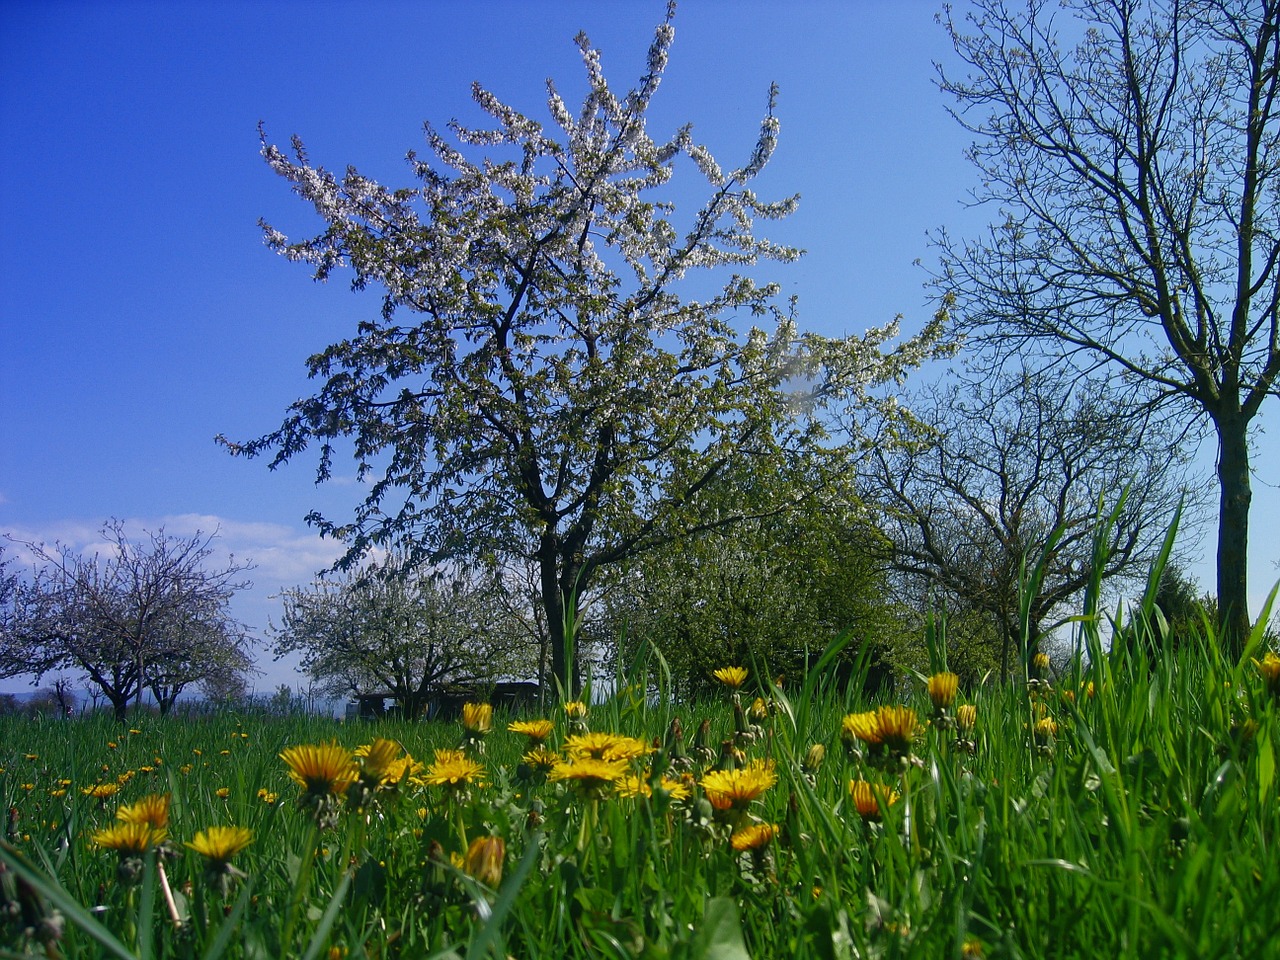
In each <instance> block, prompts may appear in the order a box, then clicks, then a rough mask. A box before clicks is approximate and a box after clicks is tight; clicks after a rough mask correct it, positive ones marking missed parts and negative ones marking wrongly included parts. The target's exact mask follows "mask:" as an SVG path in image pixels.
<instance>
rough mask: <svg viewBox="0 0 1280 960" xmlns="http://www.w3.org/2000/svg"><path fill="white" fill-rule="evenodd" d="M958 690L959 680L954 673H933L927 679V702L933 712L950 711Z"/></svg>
mask: <svg viewBox="0 0 1280 960" xmlns="http://www.w3.org/2000/svg"><path fill="white" fill-rule="evenodd" d="M959 689H960V678H959V677H958V676H956V675H955V674H954V673H951V672H950V671H945V672H943V673H935V674H934V675H933V676H931V677H930V678H929V701H930V702H931V703H932V704H933V707H934V709H935V710H950V709H951V707H952V705H953V704H954V703H955V702H956V693H957V691H958V690H959Z"/></svg>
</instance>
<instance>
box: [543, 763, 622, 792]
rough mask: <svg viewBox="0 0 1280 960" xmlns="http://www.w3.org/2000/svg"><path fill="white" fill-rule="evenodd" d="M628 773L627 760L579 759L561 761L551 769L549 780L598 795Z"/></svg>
mask: <svg viewBox="0 0 1280 960" xmlns="http://www.w3.org/2000/svg"><path fill="white" fill-rule="evenodd" d="M626 772H627V761H625V760H601V759H598V758H596V757H577V758H575V759H573V760H567V761H561V762H560V763H557V764H556V765H555V766H554V767H552V768H551V773H550V775H549V777H548V779H550V780H553V781H559V780H564V781H568V782H569V783H571V784H572V785H573V786H575V787H577V788H578V789H579V790H582V791H584V792H588V793H592V792H595V793H598V792H601V791H603V790H605V789H606V788H608V787H609V786H611V785H612V784H613V783H614V781H616V780H620V779H621V778H622V777H623V776H625V775H626Z"/></svg>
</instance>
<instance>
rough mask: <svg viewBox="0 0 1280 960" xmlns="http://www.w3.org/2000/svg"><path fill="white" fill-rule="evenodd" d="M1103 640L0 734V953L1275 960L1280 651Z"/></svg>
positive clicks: (1137, 624) (44, 722)
mask: <svg viewBox="0 0 1280 960" xmlns="http://www.w3.org/2000/svg"><path fill="white" fill-rule="evenodd" d="M1119 627H1120V632H1119V634H1118V636H1119V637H1120V638H1121V642H1118V643H1117V644H1115V645H1114V647H1113V649H1112V650H1111V651H1106V652H1104V651H1103V649H1102V647H1101V645H1100V642H1099V630H1098V628H1097V626H1096V624H1095V625H1094V626H1092V627H1091V626H1090V624H1089V623H1088V622H1085V623H1084V626H1083V627H1082V628H1081V635H1082V638H1083V640H1084V642H1085V645H1086V648H1087V649H1085V650H1084V651H1082V655H1080V656H1077V657H1076V658H1075V659H1073V660H1072V661H1071V662H1070V663H1069V664H1067V666H1066V667H1065V668H1062V669H1059V670H1058V671H1056V672H1054V673H1053V674H1052V675H1051V674H1050V673H1049V672H1048V671H1047V668H1046V665H1045V664H1044V662H1043V661H1042V660H1038V659H1034V658H1033V659H1030V660H1029V661H1028V662H1027V663H1026V664H1024V668H1023V669H1024V679H1023V680H1021V681H1019V682H1016V683H1006V684H995V683H988V684H987V685H983V686H980V687H977V688H975V689H963V688H959V689H958V688H957V684H956V682H955V678H954V675H953V674H949V673H948V672H947V671H946V670H945V664H943V663H941V662H935V664H934V667H935V668H936V669H934V671H933V672H932V673H931V674H929V675H924V674H922V675H919V676H917V677H912V678H908V681H907V683H906V684H905V690H904V685H901V684H900V685H899V690H898V694H897V696H896V697H894V698H893V699H892V700H890V701H886V702H883V703H871V702H865V701H863V700H862V698H861V697H860V694H859V693H858V689H859V688H858V686H857V685H856V684H854V685H853V686H852V687H851V688H850V689H848V690H844V689H835V688H833V687H832V686H830V685H829V684H827V683H826V682H825V681H824V676H826V675H827V671H826V670H825V667H826V666H827V661H826V658H829V657H830V656H834V655H835V653H836V652H837V650H838V648H839V646H840V644H839V643H836V644H833V646H832V647H831V648H830V649H829V650H828V651H827V654H826V655H825V657H824V660H823V661H820V662H819V663H818V664H817V665H816V666H815V668H814V669H813V670H812V671H811V673H810V674H809V676H808V677H805V678H797V679H796V680H795V681H794V682H791V681H784V682H783V683H782V684H781V685H779V684H777V683H776V682H774V681H773V680H771V679H769V678H768V677H767V674H765V673H764V671H763V670H759V671H756V670H750V669H746V668H742V669H721V670H719V671H718V672H717V677H718V678H719V679H720V680H721V682H722V687H721V691H722V692H721V695H720V696H719V697H717V698H715V699H713V700H711V701H709V702H701V703H693V704H689V703H682V704H677V703H673V702H671V701H670V698H668V697H666V696H664V684H663V676H662V671H661V663H656V662H649V663H642V664H636V665H633V666H632V668H631V672H630V673H629V674H627V675H623V676H620V677H619V678H618V684H619V686H618V691H619V692H617V693H615V694H614V695H612V696H610V697H608V698H599V697H597V698H596V699H595V702H592V703H591V704H590V706H589V707H588V706H587V705H586V704H584V703H582V702H580V701H579V702H575V703H571V704H567V705H564V704H557V705H555V707H554V709H548V710H547V711H546V712H545V714H544V715H542V716H534V717H527V716H526V717H506V716H494V715H492V713H491V712H490V711H489V710H487V709H485V708H483V707H479V706H476V707H471V708H469V709H468V710H467V711H466V712H465V714H464V717H463V718H462V721H460V722H450V723H409V722H395V721H379V722H376V723H361V722H351V723H345V724H344V723H340V722H338V721H335V720H329V719H327V718H316V717H296V718H270V717H251V716H247V715H246V716H236V715H235V714H233V713H227V714H224V715H217V716H210V717H205V718H200V719H198V720H182V719H165V718H159V717H153V716H145V715H140V716H137V717H135V718H134V719H133V720H132V721H131V725H130V726H127V727H121V726H120V725H118V724H116V723H115V722H113V721H111V720H110V719H109V718H105V717H86V718H77V719H56V718H51V719H22V718H4V719H0V767H2V768H3V772H0V798H2V799H3V802H4V805H5V807H6V808H7V809H8V811H9V813H8V822H7V832H6V836H7V839H6V841H5V843H4V846H3V850H2V853H3V856H2V860H3V865H4V874H3V875H2V876H0V889H2V890H3V894H0V897H2V899H3V901H4V902H3V903H0V909H2V910H3V913H4V916H3V917H2V918H0V955H2V956H6V957H10V956H25V955H28V954H35V955H43V954H46V953H47V955H48V956H61V957H67V958H79V957H99V956H104V957H122V958H123V957H138V958H150V957H207V958H216V957H305V958H308V960H310V958H344V957H345V958H352V960H355V958H365V957H369V958H391V957H414V958H417V957H439V958H463V957H465V958H479V957H489V956H492V957H497V958H504V957H518V958H536V957H619V958H631V957H644V958H666V957H670V958H714V960H740V958H745V957H755V958H769V957H789V958H792V957H793V958H807V957H818V958H864V957H874V958H881V957H884V958H890V957H922V958H923V957H927V958H941V957H979V958H981V957H986V958H1042V957H1043V958H1058V957H1061V958H1067V957H1097V956H1117V957H1269V956H1280V911H1277V910H1276V904H1277V903H1280V857H1277V856H1276V852H1275V850H1274V848H1273V846H1272V844H1274V843H1275V842H1276V840H1277V838H1278V837H1280V831H1278V828H1280V804H1278V800H1280V796H1278V794H1280V784H1278V783H1277V780H1276V765H1277V763H1276V761H1277V742H1278V740H1280V731H1278V730H1277V720H1276V717H1277V705H1278V703H1280V659H1278V658H1277V657H1276V656H1275V654H1273V653H1267V652H1265V651H1264V650H1263V649H1262V648H1263V639H1262V636H1261V633H1260V632H1259V634H1258V635H1255V636H1254V637H1253V639H1252V641H1251V643H1250V645H1249V649H1248V650H1247V652H1246V655H1245V657H1244V658H1243V659H1242V660H1240V661H1239V662H1238V663H1235V662H1231V661H1228V660H1227V659H1225V658H1224V657H1223V656H1222V654H1221V652H1220V650H1219V648H1218V646H1217V644H1216V643H1215V642H1214V639H1213V633H1212V630H1211V629H1206V630H1205V632H1204V636H1203V637H1202V636H1192V637H1189V638H1185V641H1184V642H1183V643H1182V644H1181V645H1180V646H1177V647H1176V649H1169V648H1168V646H1167V645H1166V647H1165V648H1164V649H1160V650H1156V648H1155V645H1154V644H1148V643H1146V642H1143V641H1144V638H1146V639H1149V637H1150V636H1151V635H1152V632H1151V629H1150V626H1149V624H1148V623H1147V622H1146V620H1145V619H1144V617H1143V616H1142V612H1141V611H1139V616H1138V618H1137V619H1136V620H1135V621H1133V622H1131V623H1128V624H1121V625H1119ZM1153 650H1154V651H1155V652H1151V651H1153ZM724 667H726V668H728V667H733V668H738V667H739V665H724ZM677 733H680V734H682V735H681V736H677ZM219 828H220V829H219ZM227 828H235V829H227Z"/></svg>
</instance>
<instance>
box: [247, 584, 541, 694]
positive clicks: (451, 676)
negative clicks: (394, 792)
mask: <svg viewBox="0 0 1280 960" xmlns="http://www.w3.org/2000/svg"><path fill="white" fill-rule="evenodd" d="M282 600H283V602H284V612H283V614H282V616H281V621H280V624H279V626H278V627H273V628H272V631H271V632H272V634H273V636H274V637H275V640H276V645H275V653H276V658H277V659H279V658H281V657H285V656H289V655H293V654H298V655H301V658H302V669H303V671H304V672H305V673H306V674H307V676H308V677H310V678H311V679H312V680H313V681H315V682H316V683H317V684H318V685H319V686H320V688H321V689H322V690H324V691H325V692H327V693H330V694H332V695H335V696H346V695H358V694H362V693H371V692H374V691H386V692H387V693H390V694H391V695H392V696H394V697H395V699H396V701H397V702H398V703H399V704H400V706H401V708H402V709H403V710H404V711H405V713H406V714H408V715H409V716H417V715H418V714H419V713H420V712H421V711H422V709H423V707H424V706H425V704H426V701H427V700H428V699H429V697H430V696H431V694H432V693H433V692H434V691H435V689H436V688H437V687H438V686H439V685H440V684H442V683H445V682H447V681H453V682H464V681H465V682H469V681H475V680H484V679H491V678H495V677H497V676H500V675H502V674H503V673H505V672H506V671H508V670H509V669H511V668H512V666H513V664H514V663H515V662H516V661H515V660H514V654H516V653H517V651H514V650H512V649H511V648H510V645H509V644H508V643H507V642H506V639H507V638H506V637H505V636H504V635H502V634H501V633H500V632H499V631H498V629H497V625H498V618H497V616H496V609H495V603H494V600H493V598H492V594H491V593H490V590H489V586H488V584H487V583H483V582H482V583H473V582H471V581H469V580H466V579H464V578H462V577H456V576H455V577H453V578H444V577H438V576H433V575H432V574H430V573H428V572H424V571H421V570H406V569H405V568H404V566H403V565H402V564H401V563H400V562H399V561H398V560H394V559H393V560H391V561H389V562H387V563H384V564H383V565H381V566H379V567H374V568H368V569H364V570H361V571H355V572H352V573H350V574H349V575H347V576H346V577H345V578H344V579H341V580H337V581H334V580H320V581H318V582H316V583H315V584H312V585H311V587H309V588H305V589H304V588H297V589H294V590H289V591H286V592H285V593H284V594H283V595H282Z"/></svg>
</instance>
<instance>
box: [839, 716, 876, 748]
mask: <svg viewBox="0 0 1280 960" xmlns="http://www.w3.org/2000/svg"><path fill="white" fill-rule="evenodd" d="M840 738H841V739H842V740H844V741H846V742H851V741H853V740H861V741H862V742H863V743H865V744H868V745H869V746H873V747H875V746H879V745H880V725H879V723H877V722H876V712H875V711H874V710H865V711H863V712H862V713H850V714H848V715H846V716H845V718H844V719H843V720H841V721H840Z"/></svg>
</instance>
